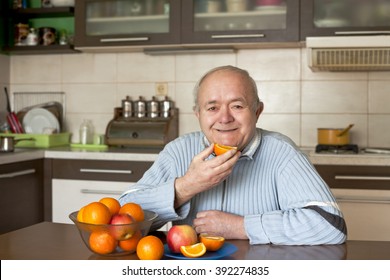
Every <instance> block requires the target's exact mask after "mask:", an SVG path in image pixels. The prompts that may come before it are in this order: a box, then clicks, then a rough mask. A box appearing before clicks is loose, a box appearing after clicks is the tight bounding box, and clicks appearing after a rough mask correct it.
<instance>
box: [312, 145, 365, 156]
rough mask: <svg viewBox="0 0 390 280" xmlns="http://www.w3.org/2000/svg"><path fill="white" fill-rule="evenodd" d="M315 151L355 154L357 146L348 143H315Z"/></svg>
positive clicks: (357, 150) (357, 149)
mask: <svg viewBox="0 0 390 280" xmlns="http://www.w3.org/2000/svg"><path fill="white" fill-rule="evenodd" d="M315 152H316V153H320V154H357V153H359V147H358V145H355V144H348V145H341V146H336V145H317V146H316V150H315Z"/></svg>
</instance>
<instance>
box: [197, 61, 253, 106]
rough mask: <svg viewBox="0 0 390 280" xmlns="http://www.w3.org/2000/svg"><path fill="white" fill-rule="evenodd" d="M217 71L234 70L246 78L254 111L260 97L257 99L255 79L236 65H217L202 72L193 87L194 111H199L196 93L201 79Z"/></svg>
mask: <svg viewBox="0 0 390 280" xmlns="http://www.w3.org/2000/svg"><path fill="white" fill-rule="evenodd" d="M218 71H231V72H235V73H238V74H240V75H241V76H243V77H244V78H246V79H247V81H248V82H249V83H250V85H251V89H252V90H251V92H250V93H251V94H252V97H253V100H254V102H253V103H252V109H253V111H256V110H257V108H258V106H259V104H260V99H259V96H258V94H257V86H256V82H255V80H253V78H252V77H251V76H250V75H249V73H248V71H246V70H244V69H241V68H238V67H234V66H231V65H226V66H219V67H216V68H213V69H211V70H210V71H208V72H207V73H206V74H204V75H203V76H202V77H201V78H200V79H199V81H198V82H197V83H196V85H195V87H194V90H193V96H194V111H199V102H198V95H199V89H200V86H201V85H202V83H203V81H204V80H205V79H206V78H207V77H208V76H210V75H211V74H213V73H215V72H218Z"/></svg>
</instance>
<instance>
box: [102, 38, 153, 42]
mask: <svg viewBox="0 0 390 280" xmlns="http://www.w3.org/2000/svg"><path fill="white" fill-rule="evenodd" d="M148 40H149V37H133V38H105V39H100V42H101V43H111V42H140V41H148Z"/></svg>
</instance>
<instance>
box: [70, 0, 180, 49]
mask: <svg viewBox="0 0 390 280" xmlns="http://www.w3.org/2000/svg"><path fill="white" fill-rule="evenodd" d="M175 2H180V1H172V0H171V1H168V0H115V1H114V0H79V1H76V19H77V21H76V25H77V31H78V33H79V35H78V36H77V34H76V36H77V37H76V42H77V45H78V44H79V43H80V42H84V44H86V45H96V44H102V45H104V44H107V45H110V44H111V45H112V44H120V45H123V44H126V43H128V44H142V45H147V44H151V43H156V42H161V40H165V42H164V43H178V39H179V38H178V36H175V32H176V35H177V34H178V33H179V32H180V31H179V28H180V3H175ZM172 3H175V4H172ZM173 20H176V24H173ZM177 21H178V22H177ZM177 23H178V24H177ZM81 44H83V43H81Z"/></svg>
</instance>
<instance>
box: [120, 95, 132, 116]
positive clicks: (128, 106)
mask: <svg viewBox="0 0 390 280" xmlns="http://www.w3.org/2000/svg"><path fill="white" fill-rule="evenodd" d="M122 116H123V117H124V118H129V117H132V116H133V101H131V99H130V96H126V99H123V100H122Z"/></svg>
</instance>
